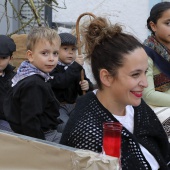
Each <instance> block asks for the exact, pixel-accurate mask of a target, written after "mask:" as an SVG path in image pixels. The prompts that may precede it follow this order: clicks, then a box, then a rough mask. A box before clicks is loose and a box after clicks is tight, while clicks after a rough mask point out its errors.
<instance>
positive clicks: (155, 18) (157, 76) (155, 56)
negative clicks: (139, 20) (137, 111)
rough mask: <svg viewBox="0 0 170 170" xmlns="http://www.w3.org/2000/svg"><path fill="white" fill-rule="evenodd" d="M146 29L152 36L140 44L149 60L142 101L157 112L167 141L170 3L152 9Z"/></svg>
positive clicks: (169, 123) (169, 134)
mask: <svg viewBox="0 0 170 170" xmlns="http://www.w3.org/2000/svg"><path fill="white" fill-rule="evenodd" d="M147 27H148V29H149V30H150V31H151V35H149V36H148V38H147V39H146V40H145V41H144V43H143V44H144V48H145V51H146V53H147V54H148V56H149V57H148V63H149V67H148V72H147V74H146V76H147V80H148V87H147V88H145V89H144V95H143V99H144V100H145V102H146V103H147V104H149V105H150V106H151V108H153V110H154V111H155V112H156V114H157V116H158V118H159V119H160V120H161V122H162V124H163V126H164V128H165V130H166V132H167V134H168V136H169V139H170V2H161V3H158V4H156V5H155V6H153V7H152V9H151V11H150V16H149V17H148V19H147ZM161 107H167V108H161Z"/></svg>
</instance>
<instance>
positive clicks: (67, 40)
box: [59, 33, 77, 46]
mask: <svg viewBox="0 0 170 170" xmlns="http://www.w3.org/2000/svg"><path fill="white" fill-rule="evenodd" d="M59 36H60V38H61V45H75V46H76V44H77V39H76V37H75V36H74V35H72V34H70V33H60V34H59Z"/></svg>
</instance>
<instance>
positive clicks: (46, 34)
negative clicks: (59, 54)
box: [27, 27, 61, 50]
mask: <svg viewBox="0 0 170 170" xmlns="http://www.w3.org/2000/svg"><path fill="white" fill-rule="evenodd" d="M42 39H45V40H47V41H49V43H50V44H53V40H56V39H58V40H59V43H61V40H60V37H59V35H58V34H57V32H56V30H54V29H51V28H48V27H35V28H33V29H32V30H31V31H30V33H29V34H28V37H27V50H33V49H34V46H35V44H36V43H37V42H38V41H39V40H42Z"/></svg>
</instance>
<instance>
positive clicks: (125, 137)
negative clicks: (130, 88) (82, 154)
mask: <svg viewBox="0 0 170 170" xmlns="http://www.w3.org/2000/svg"><path fill="white" fill-rule="evenodd" d="M134 113H135V115H134V132H133V134H132V133H131V132H129V131H128V130H127V129H126V128H125V127H123V129H122V144H121V145H122V147H121V166H122V169H123V170H139V169H140V170H146V169H148V170H151V167H150V165H149V163H148V162H147V160H146V159H145V157H144V155H143V153H142V152H141V149H140V147H139V143H140V144H141V145H142V146H143V147H145V148H146V149H147V150H148V151H149V152H150V153H151V154H152V155H153V156H154V157H155V159H156V160H157V162H158V163H159V165H160V170H168V169H169V168H168V166H167V164H168V162H169V161H170V144H169V142H168V138H167V135H166V133H165V131H164V129H163V127H162V125H161V123H160V121H159V120H158V118H157V116H156V114H155V113H154V112H153V111H152V109H151V108H150V107H149V106H148V105H146V103H145V102H144V101H143V100H142V102H141V104H140V105H139V106H137V107H134ZM109 121H114V122H116V121H118V120H117V119H116V118H115V117H114V116H113V115H112V114H111V113H110V112H109V111H108V110H107V109H106V108H105V107H104V106H103V105H102V104H101V103H100V102H99V100H98V99H97V97H96V95H95V94H94V93H93V92H89V93H87V94H86V95H84V96H82V97H80V98H79V99H78V100H77V102H76V107H75V111H74V113H73V114H72V115H71V116H70V118H69V120H68V123H67V125H66V127H65V129H64V132H63V134H62V138H61V141H60V143H61V144H64V145H68V146H71V147H75V148H79V149H87V150H92V151H94V152H102V145H103V144H102V138H103V136H102V135H103V128H102V125H103V123H104V122H109ZM169 166H170V165H169Z"/></svg>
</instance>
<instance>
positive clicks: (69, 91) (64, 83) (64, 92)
mask: <svg viewBox="0 0 170 170" xmlns="http://www.w3.org/2000/svg"><path fill="white" fill-rule="evenodd" d="M82 69H83V68H82V66H81V65H80V64H78V63H77V62H74V63H73V64H71V65H70V66H68V68H67V69H66V70H65V69H64V66H61V65H57V66H56V68H55V69H54V70H53V71H52V72H51V73H50V75H51V76H54V78H53V79H52V80H50V82H51V86H52V89H53V91H54V94H55V96H56V98H57V99H58V100H59V102H66V103H69V104H71V103H75V101H76V99H77V97H78V95H82V90H81V87H80V85H79V82H80V81H81V74H80V73H81V70H82ZM84 79H85V80H87V81H88V83H89V90H88V91H91V90H93V85H92V83H91V82H90V80H89V79H88V78H87V77H86V75H85V74H84Z"/></svg>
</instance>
